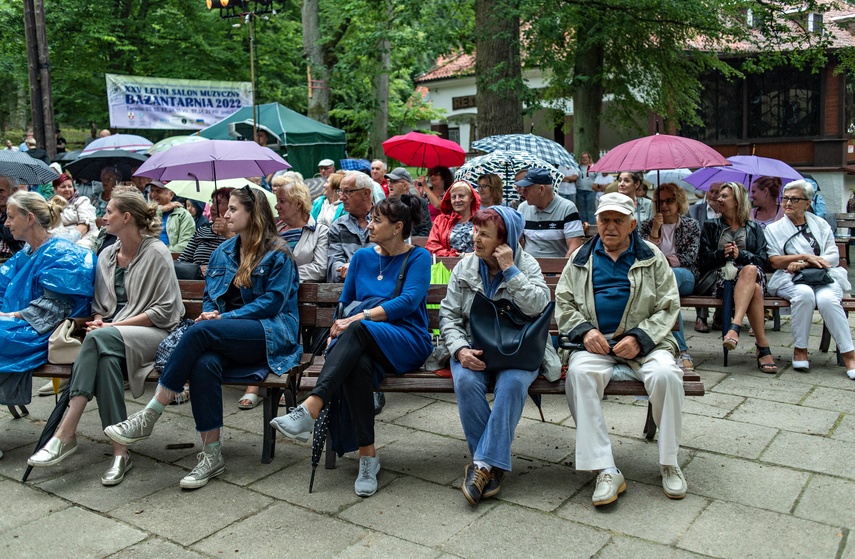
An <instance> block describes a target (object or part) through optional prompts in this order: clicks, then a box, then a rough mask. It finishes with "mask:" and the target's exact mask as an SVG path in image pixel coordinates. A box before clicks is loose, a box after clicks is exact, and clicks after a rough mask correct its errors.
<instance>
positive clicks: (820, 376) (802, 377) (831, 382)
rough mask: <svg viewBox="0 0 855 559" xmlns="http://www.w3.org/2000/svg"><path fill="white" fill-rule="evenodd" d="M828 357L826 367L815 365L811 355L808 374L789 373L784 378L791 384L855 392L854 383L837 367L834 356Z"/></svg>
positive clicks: (831, 354)
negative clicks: (796, 383)
mask: <svg viewBox="0 0 855 559" xmlns="http://www.w3.org/2000/svg"><path fill="white" fill-rule="evenodd" d="M817 345H818V344H817ZM828 355H829V357H828V358H827V359H826V361H827V362H828V363H827V364H826V365H823V364H819V363H817V362H816V361H815V360H814V356H813V355H812V356H811V369H810V373H808V374H805V373H790V374H787V375H784V376H785V378H786V379H787V380H789V381H792V382H799V383H802V384H808V385H810V386H823V387H826V388H833V389H835V390H848V391H850V392H853V391H855V382H852V380H850V379H849V377H847V376H846V372H845V370H844V369H843V367H839V366H838V365H837V361H836V359H835V358H834V357H833V355H834V354H833V353H829V354H828Z"/></svg>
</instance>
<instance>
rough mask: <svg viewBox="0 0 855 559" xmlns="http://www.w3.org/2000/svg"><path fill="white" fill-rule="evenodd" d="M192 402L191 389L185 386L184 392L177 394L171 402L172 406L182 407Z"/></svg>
mask: <svg viewBox="0 0 855 559" xmlns="http://www.w3.org/2000/svg"><path fill="white" fill-rule="evenodd" d="M189 401H190V387H189V386H188V385H186V384H185V385H184V390H182V391H181V392H179V393H177V394H176V395H175V396H173V397H172V398H171V399H170V400H169V405H170V406H180V405H181V404H186V403H187V402H189Z"/></svg>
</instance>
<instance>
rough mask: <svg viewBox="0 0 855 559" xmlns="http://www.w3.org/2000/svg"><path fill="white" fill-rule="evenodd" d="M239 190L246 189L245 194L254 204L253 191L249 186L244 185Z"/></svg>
mask: <svg viewBox="0 0 855 559" xmlns="http://www.w3.org/2000/svg"><path fill="white" fill-rule="evenodd" d="M241 190H244V191H246V195H247V197H248V198H249V201H250V202H252V203H253V204H255V192H253V191H252V189H251V188H250V187H249V185H246V186H244V187H243V188H241Z"/></svg>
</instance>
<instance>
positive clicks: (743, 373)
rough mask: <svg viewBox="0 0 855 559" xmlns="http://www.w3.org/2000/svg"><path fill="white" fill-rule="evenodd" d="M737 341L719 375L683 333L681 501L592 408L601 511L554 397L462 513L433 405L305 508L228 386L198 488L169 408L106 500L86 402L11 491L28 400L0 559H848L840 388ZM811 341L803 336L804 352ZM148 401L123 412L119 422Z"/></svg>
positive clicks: (621, 421) (848, 416)
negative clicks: (685, 485) (607, 444)
mask: <svg viewBox="0 0 855 559" xmlns="http://www.w3.org/2000/svg"><path fill="white" fill-rule="evenodd" d="M684 314H685V318H686V321H687V322H686V323H687V324H688V325H691V324H692V323H693V322H691V321H693V319H694V316H693V313H692V312H691V311H688V312H685V313H684ZM817 316H818V315H817ZM744 332H746V333H745V334H743V337H742V343H741V345H740V347H739V348H738V349H737V350H736V351H735V352H732V353H731V357H730V366H729V367H727V368H724V367H722V364H721V363H722V360H721V352H720V347H721V346H720V341H719V339H718V338H717V337H716V336H715V335H713V334H696V333H695V332H693V331H691V327H690V329H689V332H687V334H688V335H689V339H688V341H689V345H690V346H691V350H692V353H693V355H694V356H695V359H696V366H697V369H698V371H699V372H700V375H701V378H702V379H703V380H704V382H705V383H706V387H707V395H706V396H704V397H703V398H687V399H686V405H685V410H684V427H683V444H682V450H681V453H680V463H681V465H682V467H683V469H684V471H685V472H686V476H687V478H688V482H689V495H688V496H687V497H686V498H685V499H684V500H682V501H670V500H668V499H666V498H665V496H664V495H663V494H662V491H661V488H660V486H659V472H658V466H657V452H656V444H655V443H650V442H647V441H645V440H644V438H643V437H642V435H641V431H642V426H643V421H644V417H645V406H646V404H645V403H644V402H637V401H635V400H634V399H632V398H617V399H614V398H610V399H609V400H608V401H607V402H605V406H606V418H607V421H608V422H609V425H610V429H611V431H612V435H613V436H612V441H613V444H614V449H615V453H616V457H617V462H618V466H619V467H620V468H621V469H622V470H623V472H624V474H625V475H626V477H627V482H628V490H627V492H626V493H625V494H624V495H623V496H622V497H621V498H620V500H619V501H618V502H617V503H616V504H615V505H612V506H610V507H606V508H604V509H601V510H595V509H594V508H593V507H592V506H591V504H590V496H591V492H592V481H593V478H592V475H591V474H589V473H584V472H576V471H575V470H574V469H573V443H574V436H575V433H574V425H573V421H572V419H571V418H570V413H569V411H568V408H567V404H566V402H565V401H564V399H563V398H561V397H556V396H553V397H545V398H544V414H545V416H546V419H547V422H546V423H541V422H540V421H539V419H538V416H537V410H536V409H535V408H534V406H533V405H531V404H529V405H528V406H527V408H526V410H525V415H524V418H523V419H522V421H521V423H520V425H519V428H518V429H517V438H516V441H515V444H514V453H515V455H514V471H513V472H512V474H511V475H510V476H509V477H508V478H507V481H506V482H505V486H504V488H503V491H502V493H501V494H500V495H499V496H498V498H496V499H493V500H490V501H486V502H484V503H482V504H481V505H480V506H479V507H477V508H472V507H470V506H469V505H468V504H467V503H466V501H465V499H464V497H463V495H462V494H461V492H460V490H459V489H458V487H459V484H460V482H461V479H462V475H463V468H464V465H465V464H466V462H467V459H468V456H467V450H466V445H465V442H464V440H463V433H462V430H461V427H460V422H459V419H458V416H457V408H456V405H455V404H454V399H453V395H425V396H416V395H405V394H390V395H389V396H388V404H387V406H386V409H385V411H384V412H383V414H382V415H381V416H379V420H380V421H379V424H378V429H377V440H378V445H379V446H380V447H379V455H380V456H381V459H382V465H383V470H382V473H381V476H380V480H381V488H380V490H379V491H378V493H377V494H376V495H375V496H374V497H371V498H369V499H360V498H359V497H356V496H355V495H354V493H353V480H354V478H355V476H356V463H355V461H354V460H353V459H352V457H346V458H345V459H343V460H340V461H339V466H338V468H337V469H335V470H324V469H323V467H321V468H320V469H319V470H318V476H317V479H316V482H315V492H314V493H312V494H309V493H308V480H309V470H310V468H309V449H308V447H307V446H306V445H298V444H292V443H289V442H286V441H282V439H280V440H279V445H278V448H277V456H276V459H275V460H274V461H273V463H272V464H268V465H262V464H261V463H260V460H259V457H260V447H261V435H260V434H259V427H260V423H261V419H260V414H261V409H260V408H257V409H256V410H253V411H249V412H239V411H238V410H237V405H236V402H237V399H238V397H239V394H240V393H239V392H238V391H235V390H231V389H227V390H226V395H225V400H226V406H225V407H226V413H227V415H226V419H225V422H226V430H225V437H224V454H225V458H226V462H227V470H226V473H225V474H224V475H223V476H222V477H221V478H220V479H217V480H215V481H212V482H211V483H209V484H208V486H207V487H205V488H203V489H200V490H197V491H192V492H191V491H182V490H181V489H179V487H178V480H179V479H180V478H181V477H182V476H183V475H184V474H185V473H186V472H187V471H188V470H189V469H191V468H192V467H193V466H194V465H195V453H196V452H197V451H198V447H197V449H181V450H168V449H167V448H166V445H167V444H169V443H180V442H192V441H193V440H194V433H193V422H192V417H191V413H190V409H189V406H188V405H185V406H177V407H170V408H169V409H168V410H167V412H166V413H165V415H164V417H163V418H162V420H161V421H160V422H159V423H158V426H157V429H156V431H155V434H154V436H153V437H152V438H151V439H149V440H148V441H145V442H143V443H140V444H138V445H136V447H134V448H133V453H134V461H135V464H136V466H135V468H134V469H133V470H132V471H131V472H130V473H129V474H128V477H127V478H126V479H125V481H124V482H123V483H122V484H121V485H119V486H117V487H112V488H105V487H102V486H101V484H100V481H99V479H100V475H101V473H102V471H103V470H104V469H106V467H107V463H108V460H109V458H108V456H109V453H110V447H109V445H108V444H107V442H106V439H105V437H104V436H103V434H102V433H101V429H100V421H99V419H98V415H97V411H96V410H95V405H94V403H93V405H91V406H90V409H89V410H88V411H87V412H86V414H85V416H84V419H83V421H82V423H81V430H82V432H81V433H80V435H79V436H80V439H79V443H80V449H79V450H78V452H77V454H75V455H74V456H72V457H70V458H69V459H67V460H66V461H65V462H63V463H62V464H60V465H58V466H56V467H53V468H46V469H37V470H35V471H34V472H33V474H32V476H31V478H30V481H29V482H28V483H26V484H23V483H21V482H20V481H19V480H20V478H21V475H22V474H23V470H24V466H25V464H26V458H27V456H29V455H30V454H31V452H32V450H33V445H34V443H35V440H36V438H37V436H38V433H39V432H40V431H41V427H42V423H43V419H44V418H45V417H47V415H48V414H49V412H50V410H51V409H52V408H53V398H34V401H33V404H32V406H31V407H30V410H31V415H30V417H29V418H27V419H22V420H14V419H12V418H11V416H10V415H9V414H8V412H6V411H5V410H4V411H3V412H0V432H2V435H0V448H2V449H3V450H4V451H5V453H6V454H5V456H4V457H3V459H2V460H0V503H2V505H3V506H2V512H0V555H2V556H5V557H15V558H27V557H38V558H46V557H170V558H172V557H175V558H184V557H188V558H189V557H227V556H228V557H259V558H260V557H305V558H312V559H317V558H322V557H347V558H356V557H371V558H376V557H425V558H434V557H473V558H478V559H483V558H487V557H538V558H539V559H543V558H547V557H560V558H562V559H566V558H569V557H592V556H593V557H599V558H614V557H647V558H659V557H698V556H703V557H733V558H743V557H774V558H783V557H786V558H789V557H818V558H841V559H855V532H854V530H855V382H853V381H851V380H849V379H847V378H846V377H845V375H844V374H843V371H842V369H841V368H840V367H837V366H836V365H834V356H833V354H819V353H818V352H816V353H813V355H812V356H811V357H812V363H813V368H812V370H811V372H810V373H809V374H802V373H797V372H794V371H792V370H791V369H790V367H789V357H790V351H791V344H792V338H791V336H790V332H789V323H788V321H787V320H786V319H785V321H784V326H783V330H782V331H781V332H779V333H770V341H771V343H772V347H773V349H774V354H775V357H776V359H777V360H778V364H779V366H781V369H780V372H779V373H778V374H777V375H776V376H769V375H765V374H762V373H760V372H758V371H757V369H756V367H755V366H754V360H753V358H752V356H751V355H752V345H751V342H752V339H751V338H750V337H748V335H747V328H746V329H744ZM819 333H820V327H819V325H818V324H815V325H814V332H813V334H814V335H813V336H812V338H811V347H818V345H819ZM150 395H151V390H149V393H148V394H147V395H146V396H145V397H143V398H141V399H139V400H129V411H136V410H137V409H139V408H140V407H141V406H142V404H144V403H145V402H146V401H147V400H148V398H149V397H150Z"/></svg>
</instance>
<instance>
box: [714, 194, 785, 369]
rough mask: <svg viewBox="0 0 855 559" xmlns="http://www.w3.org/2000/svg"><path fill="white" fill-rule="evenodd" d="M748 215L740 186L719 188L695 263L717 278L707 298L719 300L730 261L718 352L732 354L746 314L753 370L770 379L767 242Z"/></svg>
mask: <svg viewBox="0 0 855 559" xmlns="http://www.w3.org/2000/svg"><path fill="white" fill-rule="evenodd" d="M750 210H751V203H750V202H749V199H748V192H747V191H746V189H745V187H744V186H743V185H741V184H740V183H738V182H728V183H725V184H723V185H722V187H721V192H720V193H719V211H720V212H721V217H720V218H718V219H714V220H712V221H708V222H706V223H704V229H703V232H702V233H701V249H700V252H699V254H698V257H699V258H698V260H699V264H700V267H701V270H700V271H701V274H702V275H704V274H705V273H715V274H716V275H717V277H716V281H715V283H714V285H713V287H712V294H713V295H714V296H716V297H721V296H722V294H723V291H724V289H723V286H724V276H723V275H722V273H721V268H722V267H723V266H724V265H725V263H726V262H727V261H729V260H730V261H732V262H733V264H734V265H735V266H736V269H737V276H736V285H735V286H734V289H733V302H734V311H733V320H732V322H731V324H730V328H729V330H728V331H727V333H726V334H725V335H724V339H723V340H722V346H724V347H725V348H727V349H729V350H733V349H736V345H737V344H738V343H739V333H740V327H741V325H742V319H743V318H744V317H745V316H746V314H747V315H748V323H749V324H750V325H751V328H752V329H753V330H754V336H755V340H756V344H757V353H756V356H757V367H758V368H759V369H760V370H761V371H762V372H764V373H769V374H775V373H777V372H778V367H777V365H775V362H774V360H773V359H772V353H771V351H770V350H769V343H768V341H767V340H766V330H765V323H764V319H763V293H764V292H765V290H766V274H765V272H764V271H763V268H764V266H766V261H767V260H768V257H767V254H766V237H765V236H764V234H763V229H762V228H761V227H760V225H759V224H757V223H756V222H754V221H751V220H750V219H749V217H748V216H749V211H750ZM699 283H700V282H699ZM726 318H727V317H725V319H726Z"/></svg>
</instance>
